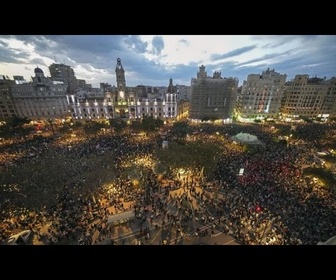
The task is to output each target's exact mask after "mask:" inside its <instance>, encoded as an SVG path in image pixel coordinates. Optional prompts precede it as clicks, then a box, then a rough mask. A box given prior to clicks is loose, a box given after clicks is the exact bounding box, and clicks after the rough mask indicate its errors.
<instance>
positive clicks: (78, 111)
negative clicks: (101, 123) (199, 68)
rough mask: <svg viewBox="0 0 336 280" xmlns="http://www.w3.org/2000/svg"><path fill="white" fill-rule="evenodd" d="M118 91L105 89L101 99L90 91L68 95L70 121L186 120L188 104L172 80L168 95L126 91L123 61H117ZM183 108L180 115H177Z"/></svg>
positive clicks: (110, 88)
mask: <svg viewBox="0 0 336 280" xmlns="http://www.w3.org/2000/svg"><path fill="white" fill-rule="evenodd" d="M115 72H116V81H117V86H116V87H110V86H105V84H104V85H103V90H101V91H100V93H99V95H98V94H96V95H94V96H93V95H92V93H91V94H89V92H87V91H78V92H77V93H76V94H72V95H68V104H69V107H70V111H71V117H72V118H73V119H74V120H107V119H112V118H121V119H123V120H125V121H132V120H139V119H142V118H144V117H147V116H152V117H154V118H161V119H164V120H166V121H168V122H169V121H173V120H176V119H177V117H178V116H179V118H183V117H185V116H186V115H187V113H186V112H187V108H188V107H187V104H184V106H182V104H183V103H184V102H182V100H180V102H179V100H178V93H177V90H176V88H175V87H174V86H173V80H172V78H171V79H170V80H169V85H168V87H167V88H166V92H165V93H164V94H163V95H161V94H160V93H159V91H157V92H154V91H153V92H152V91H150V93H147V92H146V94H140V96H139V95H138V92H137V91H136V90H134V88H127V86H126V78H125V70H124V68H123V66H122V63H121V59H120V58H118V59H117V65H116V68H115ZM178 104H180V108H181V113H180V114H179V112H178V108H179V107H178Z"/></svg>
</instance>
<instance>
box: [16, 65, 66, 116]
mask: <svg viewBox="0 0 336 280" xmlns="http://www.w3.org/2000/svg"><path fill="white" fill-rule="evenodd" d="M34 73H35V77H32V82H29V83H22V84H13V85H11V93H12V98H13V104H14V107H15V111H16V113H17V116H18V117H22V118H24V117H27V118H28V119H35V120H36V119H37V120H49V119H53V120H57V119H59V120H61V119H64V118H66V117H67V116H68V103H67V97H66V96H67V85H65V84H63V83H60V82H58V83H57V82H54V81H53V80H52V79H51V78H48V77H45V76H44V73H43V71H42V69H40V68H38V67H36V68H35V70H34Z"/></svg>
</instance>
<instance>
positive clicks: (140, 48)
mask: <svg viewBox="0 0 336 280" xmlns="http://www.w3.org/2000/svg"><path fill="white" fill-rule="evenodd" d="M123 42H124V43H125V45H126V46H127V47H128V48H130V49H131V50H134V51H135V52H137V53H144V52H146V51H147V47H148V43H147V42H143V41H142V40H141V39H140V37H139V36H133V35H130V36H127V37H126V38H125V39H124V40H123Z"/></svg>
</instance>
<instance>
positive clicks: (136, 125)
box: [131, 120, 143, 132]
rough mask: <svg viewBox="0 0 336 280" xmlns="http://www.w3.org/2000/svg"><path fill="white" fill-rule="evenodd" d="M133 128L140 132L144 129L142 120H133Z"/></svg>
mask: <svg viewBox="0 0 336 280" xmlns="http://www.w3.org/2000/svg"><path fill="white" fill-rule="evenodd" d="M131 129H132V131H134V132H140V131H141V130H143V125H142V122H141V121H138V120H135V121H132V123H131Z"/></svg>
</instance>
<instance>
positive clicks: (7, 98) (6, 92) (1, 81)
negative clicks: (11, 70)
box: [0, 75, 16, 120]
mask: <svg viewBox="0 0 336 280" xmlns="http://www.w3.org/2000/svg"><path fill="white" fill-rule="evenodd" d="M14 84H15V81H14V80H10V79H9V78H8V76H7V77H6V76H4V75H0V118H1V120H4V119H6V118H11V117H14V116H15V115H16V111H15V107H14V104H13V101H12V96H11V86H12V85H14Z"/></svg>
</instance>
